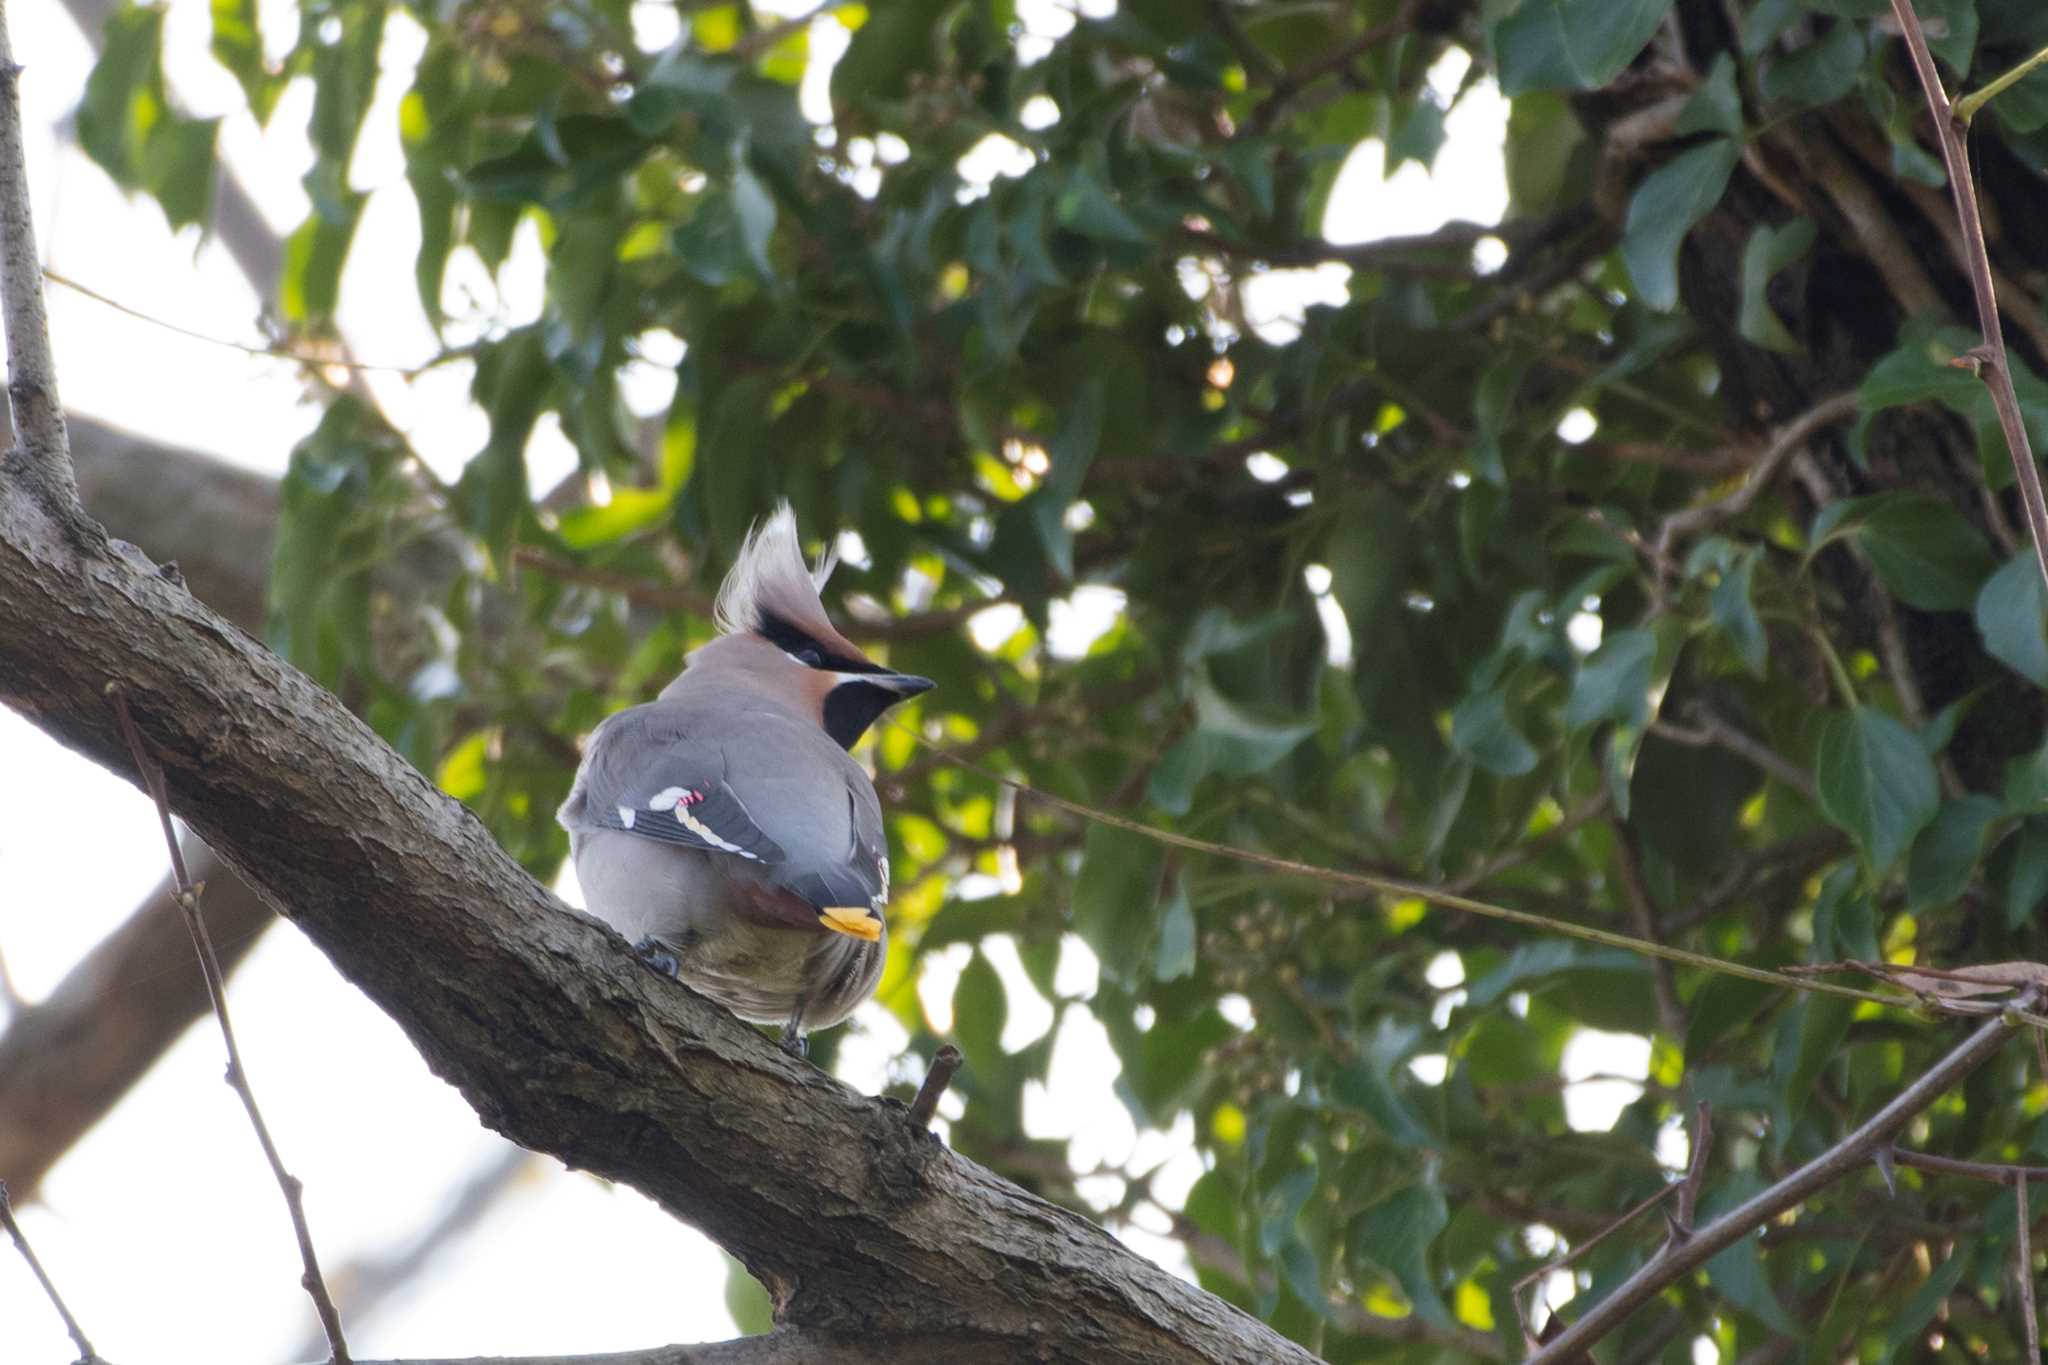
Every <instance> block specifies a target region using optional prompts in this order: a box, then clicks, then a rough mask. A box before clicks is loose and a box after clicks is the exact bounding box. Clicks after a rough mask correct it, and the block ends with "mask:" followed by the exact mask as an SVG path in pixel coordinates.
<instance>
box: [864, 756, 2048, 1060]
mask: <svg viewBox="0 0 2048 1365" xmlns="http://www.w3.org/2000/svg"><path fill="white" fill-rule="evenodd" d="M891 725H892V728H893V729H895V731H896V732H897V733H898V734H901V735H903V736H905V737H906V738H908V739H909V740H910V741H911V743H913V744H916V745H918V746H919V747H921V748H923V749H926V750H928V751H930V752H931V753H932V754H934V755H935V756H937V758H938V759H939V760H940V761H941V762H944V763H950V764H952V765H954V766H955V767H957V768H962V769H964V770H966V771H967V772H971V773H974V774H975V775H976V776H978V777H983V778H986V779H987V780H989V781H991V782H995V783H998V784H1000V785H1001V786H1005V787H1008V788H1010V789H1011V790H1012V791H1014V792H1016V793H1017V794H1018V795H1020V796H1028V797H1030V798H1031V799H1032V800H1034V801H1040V802H1043V803H1044V804H1046V805H1048V806H1051V807H1053V808H1054V809H1056V810H1063V811H1066V812H1067V813H1068V814H1069V815H1077V816H1079V817H1081V818H1082V819H1083V820H1089V821H1093V822H1094V823H1096V824H1099V825H1108V826H1109V827H1110V828H1112V829H1120V830H1124V831H1126V832H1127V833H1131V834H1135V835H1138V836H1139V837H1140V838H1144V839H1150V840H1152V841H1153V842H1155V843H1161V844H1165V845H1167V846H1168V847H1171V848H1184V849H1187V850H1189V851H1190V852H1193V853H1207V854H1212V855H1214V856H1215V857H1219V858H1229V859H1232V860H1233V861H1235V862H1240V863H1248V864H1250V865H1251V866H1253V867H1263V868H1266V869H1268V870H1270V871H1273V872H1282V873H1285V874H1287V875H1289V876H1293V877H1302V878H1306V879H1308V880H1310V881H1319V882H1325V883H1328V884H1330V885H1333V886H1348V887H1355V888H1358V889H1360V890H1365V891H1372V892H1376V893H1378V894H1380V895H1386V896H1395V897H1398V898H1400V899H1403V900H1418V901H1421V902H1423V903H1424V904H1425V905H1434V906H1438V907H1439V908H1441V909H1445V910H1459V911H1463V912H1464V913H1466V914H1471V915H1478V916H1480V917H1482V918H1484V919H1495V920H1503V921H1505V922H1507V923H1509V924H1520V925H1523V926H1525V927H1527V928H1530V929H1538V930H1541V931H1542V932H1544V933H1547V934H1556V935H1559V936H1561V937H1564V938H1576V939H1581V940H1583V941H1585V942H1587V943H1597V944H1600V945H1601V946H1602V947H1606V948H1620V949H1622V950H1623V951H1624V952H1630V953H1636V954H1638V955H1640V956H1643V957H1653V958H1662V959H1664V960H1665V961H1667V962H1676V963H1679V964H1680V965H1682V966H1687V967H1697V968H1698V969H1700V970H1701V971H1707V972H1716V973H1719V974H1720V975H1722V976H1736V977H1741V978H1742V979H1743V980H1745V981H1757V982H1761V983H1762V984H1764V985H1767V986H1778V987H1782V988H1783V989H1785V990H1790V991H1807V992H1810V993H1812V994H1815V995H1832V996H1835V997H1837V998H1838V999H1843V1000H1862V1001H1868V1002H1869V1003H1871V1004H1873V1005H1886V1006H1890V1007H1891V1008H1894V1009H1920V1008H1924V1007H1926V1006H1928V1005H1930V1004H1933V1005H1938V1006H1939V1007H1940V1008H1943V1009H1946V1010H1949V1011H1951V1012H1954V1013H1966V1012H1969V1011H1966V1010H1964V1009H1962V1008H1960V1004H1961V1002H1954V1001H1937V1000H1933V999H1932V998H1930V997H1923V996H1919V995H1889V994H1885V993H1884V992H1881V991H1867V990H1860V989H1858V988H1857V987H1854V986H1844V985H1841V984H1840V983H1838V982H1834V981H1819V980H1813V979H1810V978H1801V977H1797V976H1792V975H1790V974H1788V973H1786V972H1781V971H1772V970H1770V969H1769V968H1766V967H1752V966H1749V965H1748V964H1746V963H1742V962H1730V961H1728V960H1727V959H1726V958H1719V957H1711V956H1709V955H1707V954H1705V953H1695V952H1690V951H1688V950H1686V949H1684V948H1674V947H1672V946H1671V945H1669V944H1666V943H1654V942H1652V941H1650V940H1648V939H1642V938H1637V937H1635V936H1633V935H1630V934H1617V933H1615V932H1613V931H1612V930H1609V929H1600V928H1596V927H1595V926H1593V925H1590V924H1576V923H1573V922H1572V921H1570V920H1563V919H1556V918H1553V917H1552V916H1549V915H1539V914H1537V913H1535V912H1534V911H1531V910H1517V909H1514V908H1513V907H1512V906H1506V905H1495V904H1493V903H1492V902H1490V901H1482V900H1475V899H1473V898H1472V897H1470V896H1464V895H1459V894H1458V893H1456V892H1454V891H1449V890H1446V889H1445V888H1443V887H1440V886H1431V885H1430V884H1428V883H1427V882H1415V881H1409V880H1407V879H1405V878H1402V877H1385V876H1381V875H1380V874H1378V873H1376V872H1349V871H1344V870H1342V869H1339V868H1333V867H1320V866H1318V865H1316V864H1315V863H1305V862H1301V861H1300V860H1298V859H1295V858H1282V857H1279V856H1277V855H1275V854H1271V853H1260V852H1258V851H1257V850H1255V849H1249V848H1239V847H1237V846H1235V845H1232V844H1219V843H1215V842H1212V841H1211V840H1208V839H1197V838H1194V837H1193V836H1192V835H1187V834H1180V833H1176V832H1175V831H1173V830H1165V829H1158V828H1156V827H1154V826H1152V825H1148V824H1146V823H1145V822H1144V821H1142V820H1133V819H1131V818H1129V817H1128V816H1123V815H1118V814H1116V813H1115V812H1113V811H1106V810H1102V809H1100V808H1099V807H1096V806H1090V805H1087V804H1085V803H1083V802H1080V801H1071V800H1069V799H1067V798H1066V797H1064V796H1056V795H1054V794H1053V793H1052V792H1048V791H1044V790H1042V789H1040V788H1038V787H1034V786H1032V785H1031V784H1030V783H1028V782H1022V781H1019V780H1018V779H1016V778H1014V777H1008V776H1005V775H1004V774H1002V773H999V772H996V771H995V770H994V769H992V768H987V767H984V766H982V765H981V764H979V763H976V762H974V761H973V760H971V759H968V758H964V757H962V756H961V755H959V754H956V753H954V752H953V751H952V750H950V749H948V748H947V747H946V746H945V745H943V744H937V743H934V742H933V741H932V740H929V739H927V738H925V737H924V736H923V735H921V734H919V733H918V732H917V731H915V730H913V729H911V728H910V727H909V726H906V725H902V724H898V723H893V722H892V723H891ZM2003 1012H2005V1013H2007V1014H2009V1015H2011V1016H2012V1017H2013V1018H2015V1019H2016V1020H2018V1021H2019V1022H2021V1023H2025V1024H2030V1025H2032V1026H2033V1027H2035V1028H2048V1016H2043V1015H2041V1014H2038V1013H2036V1012H2034V1011H2033V1010H2031V1009H2018V1010H2014V1009H2011V1008H2009V1007H2005V1008H2004V1011H2003Z"/></svg>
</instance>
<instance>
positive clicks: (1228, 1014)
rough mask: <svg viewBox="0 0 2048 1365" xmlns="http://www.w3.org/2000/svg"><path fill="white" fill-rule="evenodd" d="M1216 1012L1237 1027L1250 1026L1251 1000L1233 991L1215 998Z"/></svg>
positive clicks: (1245, 1027)
mask: <svg viewBox="0 0 2048 1365" xmlns="http://www.w3.org/2000/svg"><path fill="white" fill-rule="evenodd" d="M1216 1012H1217V1013H1218V1014H1220V1015H1222V1016H1223V1017H1224V1018H1225V1019H1226V1020H1228V1021H1229V1022H1230V1023H1231V1024H1233V1025H1235V1026H1236V1027H1237V1028H1239V1029H1249V1028H1250V1027H1251V1026H1252V1002H1251V1001H1249V1000H1247V999H1245V998H1244V997H1243V996H1241V995H1238V994H1237V993H1235V992H1232V993H1231V994H1229V995H1225V996H1222V997H1219V998H1218V999H1217V1001H1216Z"/></svg>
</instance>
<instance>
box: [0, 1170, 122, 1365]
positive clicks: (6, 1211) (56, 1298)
mask: <svg viewBox="0 0 2048 1365" xmlns="http://www.w3.org/2000/svg"><path fill="white" fill-rule="evenodd" d="M0 1227H4V1228H6V1229H7V1235H8V1236H10V1237H12V1238H13V1239H14V1245H15V1249H16V1250H18V1251H20V1252H21V1259H22V1260H24V1261H27V1262H28V1268H29V1270H30V1271H31V1272H32V1273H33V1274H34V1275H35V1277H36V1283H37V1284H39V1285H41V1286H42V1287H43V1293H44V1295H45V1296H47V1297H48V1299H49V1300H50V1306H51V1307H52V1308H55V1309H56V1310H57V1316H58V1317H60V1318H62V1319H64V1330H65V1331H67V1332H69V1333H70V1334H71V1340H72V1342H73V1343H75V1344H76V1345H77V1347H78V1362H79V1365H97V1362H98V1361H99V1358H100V1355H99V1352H97V1351H95V1350H93V1348H92V1343H91V1342H90V1341H87V1340H86V1339H85V1329H84V1328H83V1327H80V1326H79V1325H78V1319H77V1318H74V1317H72V1316H71V1310H70V1309H69V1308H67V1307H65V1305H64V1296H63V1295H62V1294H59V1293H58V1292H57V1286H56V1285H55V1284H54V1283H52V1282H51V1280H50V1275H49V1272H48V1271H46V1270H44V1269H43V1263H42V1262H41V1261H40V1260H38V1259H37V1258H36V1253H35V1248H34V1247H31V1246H30V1245H29V1244H28V1238H27V1237H25V1236H23V1235H22V1231H21V1224H19V1223H17V1222H15V1221H14V1205H13V1204H12V1203H11V1202H10V1201H9V1200H8V1198H7V1182H6V1181H4V1180H0Z"/></svg>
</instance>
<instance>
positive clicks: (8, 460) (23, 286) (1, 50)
mask: <svg viewBox="0 0 2048 1365" xmlns="http://www.w3.org/2000/svg"><path fill="white" fill-rule="evenodd" d="M0 303H4V305H5V308H4V311H5V314H6V324H5V330H6V334H7V401H8V405H9V407H10V408H12V410H13V413H14V439H15V446H14V449H13V450H11V451H8V452H7V454H6V456H5V457H4V458H0V469H4V470H6V471H7V472H8V473H10V474H11V475H12V476H13V477H14V478H15V479H18V480H25V481H27V482H29V483H31V484H33V485H35V486H37V487H38V488H39V489H40V490H41V494H42V496H43V497H44V498H46V499H48V500H49V502H50V504H51V506H52V507H53V508H55V509H69V508H72V507H75V506H76V505H77V502H78V487H77V485H76V484H75V483H74V482H73V480H72V475H71V456H70V454H69V450H70V447H69V445H68V444H67V442H66V441H65V437H64V409H63V407H62V405H61V404H60V403H59V401H58V398H57V365H56V361H55V360H53V359H52V358H51V354H50V322H49V318H48V317H47V316H46V315H45V313H44V310H43V265H42V262H41V261H40V260H38V259H37V257H36V231H35V223H34V219H33V217H32V215H31V214H30V212H29V200H28V168H27V164H26V161H25V159H24V156H23V153H22V149H21V67H20V66H18V65H16V63H15V60H14V46H13V43H12V42H11V40H10V39H9V38H8V36H7V11H6V6H5V5H4V4H0Z"/></svg>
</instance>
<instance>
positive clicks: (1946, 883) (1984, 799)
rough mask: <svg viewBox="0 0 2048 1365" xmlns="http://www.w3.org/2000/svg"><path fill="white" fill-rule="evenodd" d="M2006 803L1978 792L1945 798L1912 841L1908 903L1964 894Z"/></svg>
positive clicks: (1927, 903) (1944, 900) (1915, 904)
mask: <svg viewBox="0 0 2048 1365" xmlns="http://www.w3.org/2000/svg"><path fill="white" fill-rule="evenodd" d="M2004 814H2005V806H2004V805H2003V803H2001V802H1999V801H1995V800H1993V799H1992V798H1991V797H1988V796H1984V795H1981V794H1979V793H1976V792H1972V793H1969V794H1968V795H1965V796H1959V797H1957V798H1956V799H1955V800H1953V801H1949V802H1945V803H1944V804H1943V805H1942V808H1941V811H1940V813H1938V814H1937V815H1936V816H1935V817H1934V819H1933V820H1932V821H1931V822H1929V824H1928V826H1927V828H1926V829H1924V830H1922V831H1920V837H1919V838H1917V839H1915V840H1914V841H1913V852H1912V855H1911V856H1910V857H1908V858H1907V860H1906V904H1907V907H1908V908H1909V909H1914V910H1917V909H1919V908H1921V907H1922V906H1930V905H1946V904H1947V903H1949V902H1950V901H1952V900H1954V899H1955V898H1956V897H1958V896H1960V895H1962V894H1963V888H1964V887H1966V886H1968V885H1969V884H1970V874H1971V873H1972V872H1974V871H1976V869H1977V860H1978V858H1980V857H1981V856H1982V855H1983V852H1984V834H1985V831H1987V830H1989V829H1990V828H1991V825H1992V822H1993V821H1995V820H1997V819H1998V818H1999V817H2000V816H2002V815H2004Z"/></svg>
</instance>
